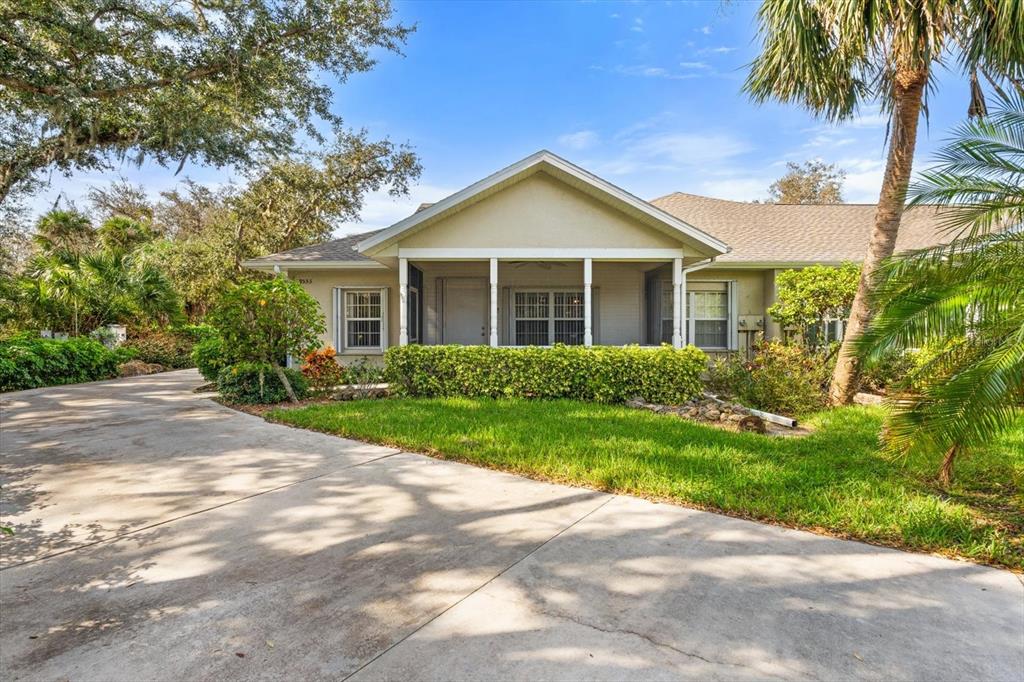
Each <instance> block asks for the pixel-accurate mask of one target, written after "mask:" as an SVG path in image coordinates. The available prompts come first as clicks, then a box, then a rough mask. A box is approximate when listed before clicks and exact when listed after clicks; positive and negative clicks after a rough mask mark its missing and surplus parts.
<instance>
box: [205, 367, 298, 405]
mask: <svg viewBox="0 0 1024 682" xmlns="http://www.w3.org/2000/svg"><path fill="white" fill-rule="evenodd" d="M282 371H283V372H284V373H285V376H287V377H288V382H289V383H290V384H291V385H292V390H294V391H295V396H296V397H297V398H303V397H304V396H305V395H306V393H307V391H308V388H309V387H308V384H307V383H306V378H305V377H304V376H302V373H301V372H296V371H295V370H294V369H288V368H282ZM217 390H218V391H219V392H220V394H221V396H222V397H223V398H224V399H225V400H227V401H228V402H232V403H240V404H245V405H266V404H270V403H279V402H282V401H284V400H287V399H288V393H287V391H285V388H284V385H283V384H282V383H281V380H280V379H279V378H278V377H277V373H276V372H274V368H273V366H271V365H270V364H269V363H263V362H239V363H236V364H234V365H230V366H228V367H225V368H224V369H222V370H221V371H220V374H218V375H217Z"/></svg>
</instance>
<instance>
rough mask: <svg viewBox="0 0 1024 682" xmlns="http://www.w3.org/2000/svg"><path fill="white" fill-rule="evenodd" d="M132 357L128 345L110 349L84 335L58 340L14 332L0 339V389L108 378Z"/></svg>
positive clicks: (75, 382)
mask: <svg viewBox="0 0 1024 682" xmlns="http://www.w3.org/2000/svg"><path fill="white" fill-rule="evenodd" d="M132 357H133V354H132V351H131V350H130V349H120V348H119V349H115V350H110V349H109V348H107V347H106V346H104V345H103V344H102V343H99V342H98V341H94V340H92V339H89V338H85V337H76V338H71V339H68V340H66V341H58V340H55V339H42V338H32V337H27V336H15V337H13V338H10V339H7V340H4V341H0V391H20V390H24V389H28V388H40V387H42V386H57V385H61V384H77V383H81V382H83V381H97V380H99V379H110V378H112V377H115V376H117V366H118V365H119V364H121V363H122V362H127V361H128V360H130V359H132Z"/></svg>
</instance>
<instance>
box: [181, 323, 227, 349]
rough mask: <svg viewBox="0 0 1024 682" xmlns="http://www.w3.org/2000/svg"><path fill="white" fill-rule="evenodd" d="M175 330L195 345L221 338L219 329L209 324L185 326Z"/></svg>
mask: <svg viewBox="0 0 1024 682" xmlns="http://www.w3.org/2000/svg"><path fill="white" fill-rule="evenodd" d="M174 330H175V331H176V332H177V333H178V334H181V335H182V336H184V337H186V338H188V339H189V340H190V341H191V342H192V343H194V344H195V343H201V342H203V341H206V340H207V339H212V338H214V337H216V336H220V335H219V334H218V333H217V329H216V328H215V327H213V326H211V325H208V324H183V325H181V326H179V327H175V328H174Z"/></svg>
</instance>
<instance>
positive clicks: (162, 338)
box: [122, 330, 193, 369]
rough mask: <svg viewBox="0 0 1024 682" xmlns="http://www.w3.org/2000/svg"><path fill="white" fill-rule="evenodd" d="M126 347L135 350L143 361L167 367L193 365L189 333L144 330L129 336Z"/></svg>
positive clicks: (136, 355) (177, 367) (182, 367)
mask: <svg viewBox="0 0 1024 682" xmlns="http://www.w3.org/2000/svg"><path fill="white" fill-rule="evenodd" d="M122 345H123V346H124V347H125V348H131V349H132V350H134V351H135V357H136V358H137V359H138V360H141V361H142V362H152V363H156V364H158V365H162V366H163V367H165V368H167V369H184V368H186V367H192V366H193V365H192V346H193V342H192V339H191V338H190V336H189V335H188V334H185V333H180V332H177V331H170V330H157V331H143V332H138V333H137V335H136V336H133V337H132V338H129V339H128V341H126V342H125V343H124V344H122Z"/></svg>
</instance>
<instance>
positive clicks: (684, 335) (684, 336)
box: [679, 270, 693, 346]
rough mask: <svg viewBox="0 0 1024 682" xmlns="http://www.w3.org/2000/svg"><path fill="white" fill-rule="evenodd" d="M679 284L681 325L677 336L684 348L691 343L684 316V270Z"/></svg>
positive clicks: (687, 319)
mask: <svg viewBox="0 0 1024 682" xmlns="http://www.w3.org/2000/svg"><path fill="white" fill-rule="evenodd" d="M680 277H681V278H680V282H679V319H680V320H681V323H680V325H679V336H680V340H681V341H682V345H683V346H685V345H686V344H688V343H693V339H691V338H690V323H689V318H688V317H687V315H686V301H687V298H686V297H687V296H688V294H687V293H686V270H683V271H682V272H681V273H680Z"/></svg>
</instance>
